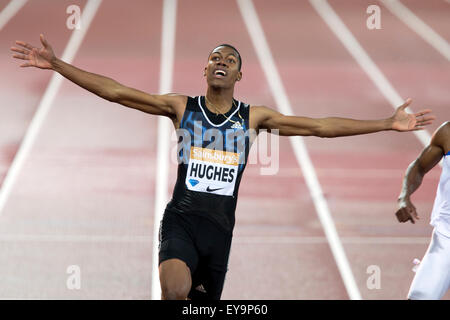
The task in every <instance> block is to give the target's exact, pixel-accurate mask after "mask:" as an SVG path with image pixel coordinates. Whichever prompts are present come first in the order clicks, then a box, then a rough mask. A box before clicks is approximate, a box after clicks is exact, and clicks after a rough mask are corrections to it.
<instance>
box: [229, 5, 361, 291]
mask: <svg viewBox="0 0 450 320" xmlns="http://www.w3.org/2000/svg"><path fill="white" fill-rule="evenodd" d="M237 2H238V5H239V9H240V11H241V14H242V16H243V20H244V22H245V24H246V26H247V30H248V32H249V34H250V38H251V39H252V42H253V46H254V48H255V52H256V53H257V55H258V59H259V62H260V64H261V67H262V68H263V71H264V74H265V75H266V78H267V81H268V83H269V85H270V88H271V91H272V94H273V96H274V98H275V102H276V103H277V105H278V108H279V110H280V112H281V113H284V114H286V115H293V112H292V107H291V104H290V102H289V99H288V97H287V94H286V92H285V89H284V86H283V84H282V81H281V77H280V75H279V73H278V70H277V67H276V65H275V62H274V60H273V57H272V54H271V51H270V48H269V45H268V43H267V40H266V37H265V35H264V31H263V28H262V26H261V23H260V21H259V18H258V15H257V13H256V10H255V7H254V6H253V3H252V1H251V0H237ZM290 141H291V144H292V147H293V149H294V153H295V156H296V158H297V162H298V164H299V165H300V167H301V169H302V172H303V174H304V176H305V180H306V184H307V186H308V189H309V191H310V193H311V197H312V199H313V201H314V206H315V208H316V211H317V214H318V216H319V220H320V222H321V224H322V226H323V228H324V231H325V235H326V237H327V240H328V243H329V244H330V248H331V252H332V253H333V257H334V259H335V261H336V264H337V267H338V269H339V272H340V274H341V277H342V280H343V282H344V285H345V288H346V289H347V293H348V295H349V297H350V299H353V300H360V299H361V294H360V292H359V290H358V286H357V285H356V281H355V277H354V276H353V273H352V270H351V268H350V264H349V262H348V259H347V257H346V255H345V251H344V248H343V246H342V243H341V241H340V239H339V236H338V233H337V230H336V226H335V225H334V221H333V218H332V217H331V214H330V210H329V208H328V204H327V201H326V200H325V197H324V195H323V192H322V188H321V186H320V183H319V180H318V178H317V174H316V171H315V169H314V166H313V164H312V162H311V159H310V157H309V154H308V150H307V149H306V146H305V143H304V140H303V138H302V137H300V136H297V137H290Z"/></svg>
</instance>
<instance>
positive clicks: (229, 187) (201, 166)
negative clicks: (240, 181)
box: [186, 147, 239, 196]
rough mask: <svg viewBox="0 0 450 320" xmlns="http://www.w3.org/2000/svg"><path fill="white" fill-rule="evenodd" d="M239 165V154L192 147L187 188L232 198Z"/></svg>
mask: <svg viewBox="0 0 450 320" xmlns="http://www.w3.org/2000/svg"><path fill="white" fill-rule="evenodd" d="M238 165H239V154H238V153H233V152H226V151H221V150H212V149H206V148H199V147H191V157H190V159H189V165H188V170H187V174H186V186H187V188H188V189H189V190H192V191H199V192H206V193H213V194H219V195H223V196H232V195H233V192H234V185H235V183H236V178H237V174H238Z"/></svg>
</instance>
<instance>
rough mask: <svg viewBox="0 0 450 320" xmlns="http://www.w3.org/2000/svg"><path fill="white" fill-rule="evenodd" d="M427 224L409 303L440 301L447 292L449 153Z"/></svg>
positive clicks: (449, 279)
mask: <svg viewBox="0 0 450 320" xmlns="http://www.w3.org/2000/svg"><path fill="white" fill-rule="evenodd" d="M430 224H431V225H432V226H433V227H434V230H433V236H432V239H431V243H430V245H429V247H428V250H427V252H426V253H425V256H424V257H423V259H422V262H421V263H420V265H419V268H418V269H417V272H416V276H415V277H414V280H413V282H412V284H411V288H410V289H409V293H408V298H409V299H413V300H437V299H441V298H442V296H443V295H444V294H445V293H446V292H447V290H448V289H449V288H450V152H447V154H445V155H444V159H443V163H442V173H441V178H440V180H439V185H438V189H437V193H436V199H435V201H434V206H433V211H432V213H431V223H430Z"/></svg>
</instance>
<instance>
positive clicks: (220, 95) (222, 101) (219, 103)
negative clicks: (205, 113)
mask: <svg viewBox="0 0 450 320" xmlns="http://www.w3.org/2000/svg"><path fill="white" fill-rule="evenodd" d="M233 93H234V90H233V88H230V89H228V88H227V89H224V88H214V87H208V90H207V91H206V98H207V99H208V101H209V102H210V103H212V104H213V106H211V105H208V104H207V107H208V109H209V110H210V111H211V112H214V113H217V111H219V112H220V113H227V112H228V111H229V110H230V109H231V108H232V105H233ZM216 109H217V110H216Z"/></svg>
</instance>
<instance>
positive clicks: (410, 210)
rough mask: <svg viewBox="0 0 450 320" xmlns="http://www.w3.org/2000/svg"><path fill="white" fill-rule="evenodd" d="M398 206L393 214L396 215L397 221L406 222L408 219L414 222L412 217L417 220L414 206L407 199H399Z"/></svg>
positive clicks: (417, 216)
mask: <svg viewBox="0 0 450 320" xmlns="http://www.w3.org/2000/svg"><path fill="white" fill-rule="evenodd" d="M398 208H399V209H398V210H397V212H396V213H395V215H396V216H397V219H398V221H399V222H406V221H408V220H410V221H411V223H416V222H415V220H414V219H416V220H419V215H418V214H417V211H416V207H415V206H414V205H413V204H412V202H411V201H410V200H409V199H399V201H398Z"/></svg>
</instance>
